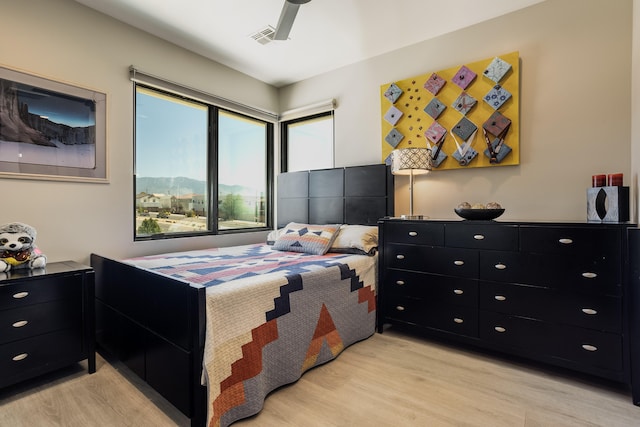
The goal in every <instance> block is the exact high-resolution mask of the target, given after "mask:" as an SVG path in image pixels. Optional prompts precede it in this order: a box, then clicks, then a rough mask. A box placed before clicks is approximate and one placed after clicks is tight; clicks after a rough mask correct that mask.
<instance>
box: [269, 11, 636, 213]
mask: <svg viewBox="0 0 640 427" xmlns="http://www.w3.org/2000/svg"><path fill="white" fill-rule="evenodd" d="M636 1H637V0H636ZM414 19H415V22H414V21H412V20H410V19H409V20H407V19H403V25H422V24H421V23H423V18H421V17H415V18H414ZM631 30H632V0H621V1H615V2H611V1H602V0H549V1H545V2H542V3H540V4H537V5H534V6H531V7H529V8H526V9H523V10H520V11H517V12H514V13H511V14H508V15H505V16H502V17H499V18H496V19H493V20H491V21H487V22H483V23H480V24H478V25H475V26H472V27H469V28H467V29H463V30H460V31H456V32H454V33H451V34H447V35H444V36H442V37H438V38H436V39H433V40H428V41H424V42H422V43H418V44H416V45H413V46H409V47H406V48H404V49H400V50H397V51H394V52H391V53H388V54H385V55H381V56H379V57H377V58H374V59H371V60H368V61H364V62H361V63H358V64H354V65H351V66H347V67H344V68H342V69H340V70H336V71H334V72H330V73H326V74H324V75H321V76H318V77H315V78H311V79H308V80H305V81H303V82H300V83H297V84H293V85H290V86H288V87H285V88H282V89H281V91H280V107H281V109H282V110H286V109H289V108H294V107H298V106H301V105H305V104H308V103H312V102H314V101H318V100H322V99H327V98H331V97H334V98H336V100H337V103H338V108H337V109H336V114H335V117H336V119H335V120H336V140H337V143H336V166H348V165H356V164H362V163H367V162H369V163H378V162H380V161H381V148H380V147H381V130H380V127H381V126H380V115H381V113H380V100H379V96H380V95H379V88H380V86H381V85H383V84H386V83H389V82H393V81H395V80H402V79H405V78H408V77H411V76H415V75H420V74H425V73H427V72H430V71H437V70H441V69H445V68H450V67H453V66H457V65H461V64H464V63H466V62H474V61H478V60H482V59H485V58H491V57H493V56H499V55H500V54H504V53H509V52H513V51H519V52H520V58H521V86H520V88H521V91H520V96H521V110H520V111H521V117H520V126H521V134H520V149H521V156H520V165H518V166H509V167H495V168H476V169H468V170H449V171H436V172H433V173H430V174H428V175H423V176H419V177H417V178H416V183H415V200H414V204H415V205H414V212H415V213H420V214H425V215H428V216H430V217H431V218H454V217H455V214H454V213H453V208H454V207H455V206H456V205H457V204H458V203H460V202H461V201H469V202H471V203H474V202H488V201H498V202H500V203H501V204H502V205H503V206H504V207H505V208H506V213H505V214H504V215H503V216H502V218H501V219H504V220H551V221H553V220H585V219H586V188H587V187H589V186H590V185H591V175H593V174H596V173H615V172H622V173H624V175H625V182H624V184H625V185H630V184H631V183H632V176H631V174H630V172H631V169H630V167H631V160H630V154H631ZM391 31H401V27H398V28H394V29H391ZM396 182H397V185H396V188H397V190H398V191H399V192H398V193H397V197H396V214H402V213H408V210H409V208H408V203H409V202H408V195H407V186H408V178H405V177H400V178H398V179H397V181H396ZM634 186H635V182H634Z"/></svg>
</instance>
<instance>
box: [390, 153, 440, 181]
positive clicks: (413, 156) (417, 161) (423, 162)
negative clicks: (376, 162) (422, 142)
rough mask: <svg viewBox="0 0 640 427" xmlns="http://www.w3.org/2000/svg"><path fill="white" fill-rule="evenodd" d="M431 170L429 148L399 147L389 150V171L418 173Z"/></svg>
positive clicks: (397, 173) (399, 173) (405, 173)
mask: <svg viewBox="0 0 640 427" xmlns="http://www.w3.org/2000/svg"><path fill="white" fill-rule="evenodd" d="M430 170H431V150H429V149H427V148H400V149H398V150H394V151H392V152H391V173H392V174H394V175H419V174H424V173H428V172H429V171H430Z"/></svg>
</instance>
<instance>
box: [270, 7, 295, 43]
mask: <svg viewBox="0 0 640 427" xmlns="http://www.w3.org/2000/svg"><path fill="white" fill-rule="evenodd" d="M298 9H300V5H299V4H294V3H289V2H288V1H286V0H285V2H284V6H282V12H280V19H278V25H277V26H276V32H275V34H274V35H273V39H274V40H286V39H287V38H288V37H289V32H290V31H291V27H293V21H294V20H295V19H296V15H297V14H298Z"/></svg>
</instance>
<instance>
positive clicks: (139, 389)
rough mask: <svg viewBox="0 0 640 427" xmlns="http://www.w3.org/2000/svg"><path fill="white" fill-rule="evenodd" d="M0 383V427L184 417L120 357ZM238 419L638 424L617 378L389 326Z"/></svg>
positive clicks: (157, 423) (264, 425)
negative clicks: (89, 368)
mask: <svg viewBox="0 0 640 427" xmlns="http://www.w3.org/2000/svg"><path fill="white" fill-rule="evenodd" d="M85 368H86V365H85V364H84V363H81V364H79V365H76V366H75V367H72V368H69V369H66V370H64V371H62V372H60V373H56V374H53V375H48V376H46V377H44V378H42V379H38V380H34V381H29V382H27V383H23V384H21V385H19V386H15V387H12V388H10V389H6V390H3V391H0V426H12V427H27V426H28V427H39V426H65V427H67V426H69V427H75V426H77V427H86V426H101V427H109V426H136V427H138V426H153V427H164V426H167V427H169V426H188V425H189V422H188V420H187V419H186V417H184V416H183V415H182V414H181V413H180V412H178V411H177V410H176V409H175V408H173V407H172V406H171V405H169V404H168V403H167V402H166V401H165V400H164V399H162V397H160V396H159V395H158V394H157V393H155V392H154V391H153V390H150V389H149V388H148V387H147V386H146V385H144V384H142V383H141V382H140V381H139V380H137V379H136V378H135V376H134V375H132V374H131V373H130V372H129V371H128V370H127V369H126V368H125V367H123V366H122V365H121V364H120V363H113V364H111V363H109V362H107V361H105V360H104V359H103V358H102V357H98V371H97V372H96V373H95V374H93V375H88V374H87V373H86V370H84V369H85ZM234 426H238V427H247V426H259V427H272V426H273V427H276V426H278V427H282V426H296V427H298V426H304V427H315V426H318V427H320V426H322V427H325V426H372V427H373V426H394V427H395V426H509V427H512V426H526V427H534V426H554V427H555V426H607V427H610V426H613V427H623V426H640V408H639V407H636V406H634V405H633V404H632V403H631V397H630V394H629V391H628V390H627V389H626V388H625V387H623V386H620V385H617V384H611V383H608V382H604V381H599V380H594V379H593V378H590V377H585V376H581V375H576V374H573V373H569V372H566V371H561V370H555V369H546V368H544V367H540V366H539V365H531V364H527V363H524V362H523V363H520V362H514V361H512V360H506V359H502V358H500V357H496V356H490V355H486V354H483V353H481V352H475V351H472V350H466V349H460V348H456V347H454V346H447V345H444V344H441V343H435V342H429V341H427V340H424V339H421V338H418V337H413V336H411V335H406V334H403V333H402V332H400V331H394V330H388V331H385V333H384V334H382V335H381V334H375V335H374V336H372V337H371V338H369V339H368V340H365V341H363V342H360V343H357V344H355V345H353V346H351V347H349V348H348V349H346V350H345V351H344V352H343V353H342V354H341V355H340V356H339V357H338V359H337V360H335V361H333V362H331V363H328V364H326V365H324V366H321V367H318V368H316V369H313V370H311V371H309V372H307V373H306V374H305V375H304V376H303V377H302V379H301V380H299V381H298V382H297V383H295V384H293V385H290V386H286V387H283V388H281V389H279V390H277V391H275V392H274V393H272V394H271V395H270V396H269V397H268V398H267V400H266V403H265V406H264V409H263V411H262V412H261V413H260V414H258V415H257V416H255V417H252V418H249V419H246V420H242V421H239V422H237V423H235V424H234Z"/></svg>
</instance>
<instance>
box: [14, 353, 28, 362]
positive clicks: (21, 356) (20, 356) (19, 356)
mask: <svg viewBox="0 0 640 427" xmlns="http://www.w3.org/2000/svg"><path fill="white" fill-rule="evenodd" d="M27 356H29V354H27V353H20V354H17V355H15V356H13V357H12V358H11V360H13V361H14V362H19V361H21V360H24V359H26V358H27Z"/></svg>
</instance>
